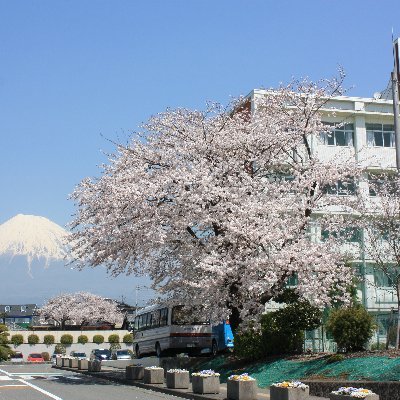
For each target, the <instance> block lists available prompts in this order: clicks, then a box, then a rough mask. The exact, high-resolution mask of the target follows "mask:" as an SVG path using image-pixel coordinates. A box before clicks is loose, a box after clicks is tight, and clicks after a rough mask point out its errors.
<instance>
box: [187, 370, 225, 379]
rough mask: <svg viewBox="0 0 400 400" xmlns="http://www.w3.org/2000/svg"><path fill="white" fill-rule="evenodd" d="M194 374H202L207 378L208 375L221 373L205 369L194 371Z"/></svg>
mask: <svg viewBox="0 0 400 400" xmlns="http://www.w3.org/2000/svg"><path fill="white" fill-rule="evenodd" d="M192 376H201V377H202V378H207V377H208V376H219V373H218V372H215V371H214V370H212V369H203V370H202V371H199V372H193V374H192Z"/></svg>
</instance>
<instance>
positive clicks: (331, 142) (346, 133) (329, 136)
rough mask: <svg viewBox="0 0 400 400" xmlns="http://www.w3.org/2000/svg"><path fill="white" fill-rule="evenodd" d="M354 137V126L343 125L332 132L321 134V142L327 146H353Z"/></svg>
mask: <svg viewBox="0 0 400 400" xmlns="http://www.w3.org/2000/svg"><path fill="white" fill-rule="evenodd" d="M327 125H331V124H327ZM353 137H354V125H353V124H345V125H341V126H339V127H336V128H335V129H334V130H332V131H331V132H321V134H320V140H321V142H322V143H323V144H325V145H327V146H353V143H354V140H353Z"/></svg>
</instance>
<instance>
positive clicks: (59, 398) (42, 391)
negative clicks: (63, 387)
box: [0, 369, 63, 400]
mask: <svg viewBox="0 0 400 400" xmlns="http://www.w3.org/2000/svg"><path fill="white" fill-rule="evenodd" d="M0 372H2V373H3V374H6V375H7V376H8V377H10V375H11V374H10V373H9V372H7V371H4V369H0ZM15 380H16V381H18V382H21V383H23V384H24V385H26V386H29V387H31V388H32V389H34V390H37V391H38V392H40V393H43V394H45V395H46V396H48V397H50V398H51V399H54V400H63V399H62V398H61V397H58V396H56V395H55V394H53V393H50V392H48V391H47V390H44V389H42V388H40V387H39V386H36V385H33V384H32V383H29V382H27V381H25V380H23V379H15ZM20 386H22V385H20ZM14 387H15V388H16V386H14Z"/></svg>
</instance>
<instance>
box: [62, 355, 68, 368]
mask: <svg viewBox="0 0 400 400" xmlns="http://www.w3.org/2000/svg"><path fill="white" fill-rule="evenodd" d="M61 362H62V366H63V367H68V368H69V357H62V358H61Z"/></svg>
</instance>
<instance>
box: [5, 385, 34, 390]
mask: <svg viewBox="0 0 400 400" xmlns="http://www.w3.org/2000/svg"><path fill="white" fill-rule="evenodd" d="M13 388H14V389H23V388H25V389H27V388H28V386H26V385H0V389H13Z"/></svg>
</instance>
